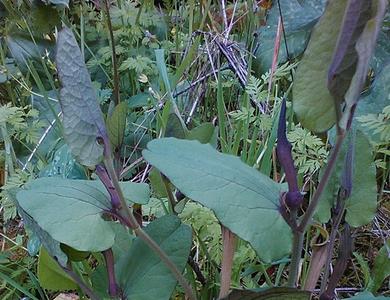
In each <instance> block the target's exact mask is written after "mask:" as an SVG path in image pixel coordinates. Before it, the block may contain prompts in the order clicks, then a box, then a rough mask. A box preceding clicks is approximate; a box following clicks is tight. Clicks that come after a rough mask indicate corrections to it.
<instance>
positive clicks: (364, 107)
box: [355, 63, 390, 143]
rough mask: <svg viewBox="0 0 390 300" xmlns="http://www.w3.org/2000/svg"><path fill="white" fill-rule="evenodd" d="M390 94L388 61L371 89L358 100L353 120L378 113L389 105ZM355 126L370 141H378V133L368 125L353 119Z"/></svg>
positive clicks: (389, 66)
mask: <svg viewBox="0 0 390 300" xmlns="http://www.w3.org/2000/svg"><path fill="white" fill-rule="evenodd" d="M389 95H390V63H388V64H387V65H386V66H384V67H383V69H382V71H381V72H380V73H379V74H378V75H377V77H376V78H375V80H374V82H373V84H372V87H371V90H370V92H369V93H368V94H366V95H364V96H363V97H362V98H361V99H360V100H359V105H358V106H357V108H356V112H355V120H356V119H358V118H359V117H361V116H366V115H368V114H379V113H381V112H382V110H383V108H384V107H386V106H387V105H389ZM355 124H356V125H357V128H359V129H360V130H362V131H363V132H364V133H365V134H366V135H367V136H368V137H369V138H370V140H371V141H372V142H377V143H379V142H380V141H381V139H380V135H379V134H375V133H374V132H373V131H374V130H372V129H370V128H369V127H367V126H364V124H362V123H361V122H360V121H359V120H357V121H355Z"/></svg>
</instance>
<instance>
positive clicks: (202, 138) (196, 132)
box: [186, 123, 218, 148]
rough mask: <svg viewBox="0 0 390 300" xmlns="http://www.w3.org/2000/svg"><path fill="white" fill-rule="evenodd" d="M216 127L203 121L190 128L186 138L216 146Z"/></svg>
mask: <svg viewBox="0 0 390 300" xmlns="http://www.w3.org/2000/svg"><path fill="white" fill-rule="evenodd" d="M217 137H218V127H215V126H214V125H213V124H212V123H203V124H201V125H199V126H197V127H195V128H193V129H191V130H190V131H189V132H188V133H187V135H186V139H187V140H198V141H199V142H201V143H202V144H208V143H209V144H211V145H213V146H214V147H215V148H216V147H217Z"/></svg>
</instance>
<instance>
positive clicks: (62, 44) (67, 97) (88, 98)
mask: <svg viewBox="0 0 390 300" xmlns="http://www.w3.org/2000/svg"><path fill="white" fill-rule="evenodd" d="M56 63H57V69H58V77H59V79H60V81H61V84H62V88H61V92H60V102H61V108H62V112H63V127H64V137H65V139H66V141H67V143H68V145H69V147H70V149H71V150H72V153H73V155H74V156H75V157H76V159H77V160H78V161H79V162H80V163H81V164H82V165H86V166H95V165H96V164H98V163H99V162H100V161H101V160H102V156H103V145H102V143H98V141H97V139H98V138H100V139H103V140H104V141H105V142H107V140H108V138H107V133H106V128H105V125H104V120H103V114H102V112H101V110H100V107H99V105H98V102H97V98H96V94H95V90H94V89H93V87H92V82H91V78H90V76H89V74H88V70H87V68H86V66H85V63H84V59H83V56H82V55H81V51H80V48H79V46H78V45H77V42H76V39H75V37H74V35H73V33H72V31H71V30H70V29H69V28H67V27H64V28H63V29H61V31H59V33H58V39H57V54H56Z"/></svg>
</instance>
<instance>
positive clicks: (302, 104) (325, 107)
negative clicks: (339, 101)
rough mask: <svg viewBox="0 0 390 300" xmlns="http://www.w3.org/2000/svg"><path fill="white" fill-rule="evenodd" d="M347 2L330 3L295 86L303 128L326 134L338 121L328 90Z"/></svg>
mask: <svg viewBox="0 0 390 300" xmlns="http://www.w3.org/2000/svg"><path fill="white" fill-rule="evenodd" d="M347 2H348V1H347V0H330V1H329V3H328V5H327V7H326V9H325V13H324V14H323V16H322V17H321V18H320V20H319V21H318V23H317V24H316V26H315V27H314V29H313V32H312V34H311V38H310V41H309V44H308V46H307V49H306V51H305V53H304V55H303V58H302V60H301V62H300V64H299V65H298V68H297V71H296V74H295V82H294V86H293V108H294V111H295V113H296V114H297V116H298V119H299V121H300V122H301V123H302V125H303V126H304V127H306V128H308V129H310V130H312V131H316V132H323V131H326V130H327V129H329V128H330V127H331V126H332V125H333V124H334V123H335V120H336V111H335V102H334V100H333V97H332V95H331V94H330V92H329V90H328V87H327V78H328V67H329V64H330V62H331V61H332V57H333V51H334V48H335V46H336V43H337V38H338V35H339V30H340V27H341V24H342V20H343V16H344V11H345V8H346V6H347Z"/></svg>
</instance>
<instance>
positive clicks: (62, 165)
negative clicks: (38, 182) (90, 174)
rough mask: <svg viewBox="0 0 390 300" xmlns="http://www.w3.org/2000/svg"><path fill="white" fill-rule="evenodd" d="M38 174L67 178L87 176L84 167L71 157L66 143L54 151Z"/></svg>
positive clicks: (83, 177)
mask: <svg viewBox="0 0 390 300" xmlns="http://www.w3.org/2000/svg"><path fill="white" fill-rule="evenodd" d="M39 176H40V177H61V178H68V179H86V178H87V176H86V173H85V170H84V168H83V167H82V166H81V165H80V164H78V163H77V162H76V160H75V159H74V158H73V156H72V154H71V152H70V149H69V147H68V145H63V146H61V147H60V148H59V149H58V150H57V151H56V152H55V153H54V157H53V160H52V161H51V162H50V163H49V164H48V165H47V166H46V167H44V168H43V169H42V170H41V172H40V174H39Z"/></svg>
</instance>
